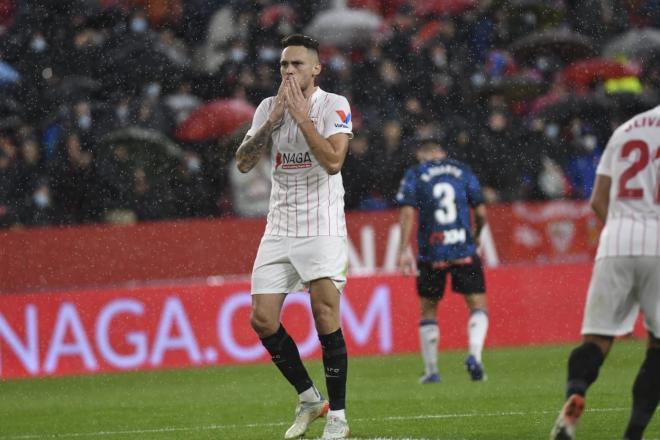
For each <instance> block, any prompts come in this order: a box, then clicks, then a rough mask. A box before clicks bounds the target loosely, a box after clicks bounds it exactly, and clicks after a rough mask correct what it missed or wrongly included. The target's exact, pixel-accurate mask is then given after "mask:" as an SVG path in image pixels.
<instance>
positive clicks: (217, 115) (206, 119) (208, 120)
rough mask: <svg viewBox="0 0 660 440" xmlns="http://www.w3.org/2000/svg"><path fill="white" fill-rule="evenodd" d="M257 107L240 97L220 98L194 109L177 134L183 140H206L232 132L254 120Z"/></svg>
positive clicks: (177, 129) (178, 128)
mask: <svg viewBox="0 0 660 440" xmlns="http://www.w3.org/2000/svg"><path fill="white" fill-rule="evenodd" d="M254 111H255V108H254V107H253V106H252V105H251V104H249V103H248V102H245V101H242V100H240V99H218V100H216V101H211V102H208V103H206V104H204V105H202V106H201V107H198V108H197V109H196V110H195V111H193V112H192V113H191V114H190V116H188V119H186V120H185V121H183V122H182V123H181V124H179V126H178V127H177V128H176V132H175V136H176V138H177V139H180V140H182V141H193V142H194V141H205V140H212V139H218V138H220V137H222V136H225V135H228V134H231V133H232V132H233V131H234V130H236V129H237V128H239V127H241V126H242V125H243V124H245V123H246V122H250V121H252V116H253V115H254Z"/></svg>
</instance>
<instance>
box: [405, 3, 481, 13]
mask: <svg viewBox="0 0 660 440" xmlns="http://www.w3.org/2000/svg"><path fill="white" fill-rule="evenodd" d="M478 3H479V1H478V0H417V1H416V2H414V5H415V14H416V15H418V16H425V15H444V16H454V15H460V14H462V13H463V12H465V11H466V10H467V9H470V8H472V7H474V6H476V5H477V4H478Z"/></svg>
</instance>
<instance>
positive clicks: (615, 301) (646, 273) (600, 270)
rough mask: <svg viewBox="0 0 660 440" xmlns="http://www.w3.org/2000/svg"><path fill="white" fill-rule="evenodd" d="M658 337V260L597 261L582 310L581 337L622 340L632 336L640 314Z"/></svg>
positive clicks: (638, 258)
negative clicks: (624, 337)
mask: <svg viewBox="0 0 660 440" xmlns="http://www.w3.org/2000/svg"><path fill="white" fill-rule="evenodd" d="M640 308H641V311H642V314H643V315H644V325H645V327H646V329H647V330H648V331H650V332H651V333H653V335H654V336H655V337H656V338H657V337H660V257H604V258H600V259H598V260H596V264H595V265H594V271H593V274H592V276H591V283H590V284H589V293H588V295H587V305H586V306H585V309H584V320H583V322H582V334H583V335H586V334H593V335H604V336H621V335H625V334H627V333H630V332H632V330H633V327H634V325H635V322H636V321H637V315H638V314H639V311H640Z"/></svg>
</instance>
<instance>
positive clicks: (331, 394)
mask: <svg viewBox="0 0 660 440" xmlns="http://www.w3.org/2000/svg"><path fill="white" fill-rule="evenodd" d="M319 340H320V341H321V349H322V350H323V367H324V369H325V384H326V386H327V388H328V398H329V400H330V409H331V410H340V409H344V408H346V377H347V373H348V354H347V353H346V342H345V341H344V334H343V333H342V332H341V329H339V330H337V331H336V332H334V333H330V334H329V335H319Z"/></svg>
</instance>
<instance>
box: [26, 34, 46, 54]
mask: <svg viewBox="0 0 660 440" xmlns="http://www.w3.org/2000/svg"><path fill="white" fill-rule="evenodd" d="M47 47H48V44H47V43H46V40H44V39H43V37H35V38H34V39H33V40H32V42H31V43H30V49H32V50H33V51H35V52H43V51H44V50H46V48H47Z"/></svg>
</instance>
